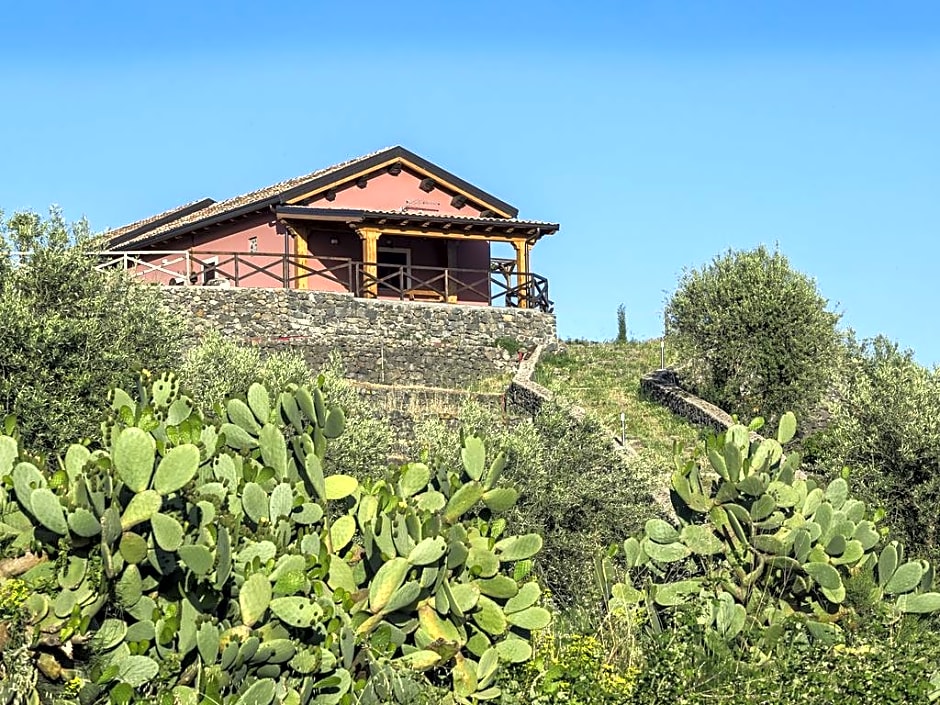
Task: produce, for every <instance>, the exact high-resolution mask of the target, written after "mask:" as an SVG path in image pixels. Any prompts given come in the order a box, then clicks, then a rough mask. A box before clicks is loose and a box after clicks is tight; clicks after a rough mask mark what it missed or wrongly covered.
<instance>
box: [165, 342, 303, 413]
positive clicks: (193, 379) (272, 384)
mask: <svg viewBox="0 0 940 705" xmlns="http://www.w3.org/2000/svg"><path fill="white" fill-rule="evenodd" d="M309 379H310V368H309V367H308V366H307V363H306V362H305V361H304V359H303V357H302V356H301V355H300V354H299V353H296V352H294V351H291V350H283V351H276V352H273V353H269V354H267V355H263V354H262V353H261V350H260V349H259V348H258V347H257V346H254V345H243V344H241V343H238V342H236V341H234V340H231V339H230V338H226V337H225V336H223V335H222V334H221V333H219V332H218V331H215V330H212V331H209V332H208V333H207V334H206V335H205V336H204V337H203V338H201V339H200V341H199V342H198V343H197V344H196V345H195V346H193V347H192V348H190V349H189V350H187V351H186V355H185V357H184V358H183V365H182V366H181V368H180V380H181V382H182V384H183V386H184V387H185V388H186V389H187V390H188V391H189V393H190V394H192V396H193V398H195V399H200V400H202V402H203V404H204V405H205V408H206V409H211V408H212V407H213V406H214V405H215V404H218V403H220V402H221V401H222V400H223V399H225V398H226V397H229V396H232V395H234V394H235V393H236V392H238V391H239V390H242V389H244V387H245V384H246V383H248V382H252V381H257V382H261V383H262V384H264V386H265V387H267V388H268V390H269V391H275V390H280V389H283V388H284V387H286V386H287V385H288V384H291V383H294V384H302V383H304V382H306V381H308V380H309Z"/></svg>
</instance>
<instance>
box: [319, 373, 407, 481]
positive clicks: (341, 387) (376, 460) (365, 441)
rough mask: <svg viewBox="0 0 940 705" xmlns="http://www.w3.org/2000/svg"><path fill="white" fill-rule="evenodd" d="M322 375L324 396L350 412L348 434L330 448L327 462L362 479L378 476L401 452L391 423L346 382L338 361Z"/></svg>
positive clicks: (327, 453) (347, 418) (340, 437)
mask: <svg viewBox="0 0 940 705" xmlns="http://www.w3.org/2000/svg"><path fill="white" fill-rule="evenodd" d="M322 375H323V394H324V396H326V397H327V398H328V399H329V400H330V401H331V402H332V403H333V404H335V405H336V406H338V407H340V408H341V409H343V410H344V411H345V412H346V432H345V433H343V434H342V435H341V436H339V437H338V438H336V439H333V440H332V441H331V443H330V444H329V446H328V447H327V449H326V460H327V462H328V463H330V464H331V465H332V466H333V467H335V468H340V469H342V471H343V472H345V473H348V474H350V475H353V476H354V477H358V478H359V479H360V480H361V479H365V478H367V477H376V476H377V474H381V471H382V469H383V468H385V467H386V466H387V465H388V460H389V456H390V454H391V453H392V451H393V449H397V448H396V446H395V442H396V439H395V438H394V436H393V434H392V431H391V429H390V427H389V425H388V423H387V422H386V420H385V419H383V418H381V417H378V416H376V415H375V412H374V410H373V409H371V408H370V407H369V405H368V404H367V403H366V401H364V399H363V397H362V395H361V394H360V392H359V390H357V389H356V388H355V387H354V386H353V385H352V384H351V383H350V382H349V380H348V379H346V377H345V371H344V370H343V367H342V365H341V364H340V363H339V361H338V359H337V358H334V359H331V360H330V362H329V364H328V365H327V366H326V368H325V369H324V370H323V371H322Z"/></svg>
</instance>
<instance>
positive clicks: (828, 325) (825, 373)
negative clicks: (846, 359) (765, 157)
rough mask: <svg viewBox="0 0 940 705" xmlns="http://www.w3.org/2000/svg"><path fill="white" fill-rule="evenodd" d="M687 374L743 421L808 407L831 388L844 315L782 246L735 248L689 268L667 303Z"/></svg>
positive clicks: (672, 338) (771, 417)
mask: <svg viewBox="0 0 940 705" xmlns="http://www.w3.org/2000/svg"><path fill="white" fill-rule="evenodd" d="M665 313H666V332H667V335H668V336H669V339H670V341H671V343H672V344H674V345H676V346H677V347H678V350H679V353H680V355H681V356H682V358H683V359H684V360H687V361H688V367H687V369H686V370H685V374H684V378H685V379H686V380H687V381H688V382H689V383H690V385H691V386H692V387H693V389H694V390H695V391H696V392H697V393H698V394H699V395H700V396H702V397H703V398H705V399H707V400H709V401H711V402H712V403H714V404H717V405H718V406H720V407H722V408H723V409H725V410H726V411H728V412H729V413H733V414H737V415H738V416H739V417H740V418H741V419H742V420H748V419H751V418H753V417H756V416H763V417H765V418H766V419H768V420H775V419H777V418H779V416H780V415H781V414H782V413H783V412H784V411H786V410H788V409H790V410H793V411H795V412H797V413H804V414H805V413H806V412H808V411H810V410H811V409H813V408H814V406H815V405H816V404H817V403H818V401H819V399H820V397H821V394H822V393H823V392H824V390H825V389H826V385H827V381H828V380H829V377H830V371H831V370H832V366H833V364H834V357H835V354H836V351H837V350H838V346H839V336H838V332H837V330H836V326H837V324H838V321H839V315H838V314H836V313H834V312H832V311H829V310H828V308H827V301H826V299H824V298H823V297H822V296H821V295H820V293H819V291H818V290H817V288H816V284H815V282H814V281H813V280H812V279H810V278H809V277H807V276H806V275H805V274H802V273H800V272H797V271H795V270H794V269H793V268H792V267H791V266H790V263H789V262H788V260H787V258H786V257H784V255H782V254H781V253H780V252H779V251H773V252H770V251H768V250H767V249H766V248H765V247H763V246H761V247H758V248H757V249H754V250H749V251H731V250H729V251H728V252H726V253H724V254H722V255H720V256H718V257H716V258H715V259H714V260H712V262H711V263H709V264H707V265H705V266H703V267H702V268H700V269H686V270H685V271H684V272H683V274H682V277H681V278H680V280H679V284H678V287H677V289H676V291H675V293H674V294H673V295H672V297H671V298H670V299H669V300H668V302H667V304H666V312H665Z"/></svg>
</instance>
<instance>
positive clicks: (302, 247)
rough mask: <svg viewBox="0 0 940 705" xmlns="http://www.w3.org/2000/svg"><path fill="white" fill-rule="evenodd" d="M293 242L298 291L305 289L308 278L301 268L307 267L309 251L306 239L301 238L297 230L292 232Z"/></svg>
mask: <svg viewBox="0 0 940 705" xmlns="http://www.w3.org/2000/svg"><path fill="white" fill-rule="evenodd" d="M294 242H295V248H296V250H297V264H298V265H299V266H297V267H296V270H297V288H298V289H307V288H308V283H309V281H308V280H309V279H310V277H308V276H306V275H307V271H306V270H305V269H303V268H302V267H305V266H307V255H309V254H310V250H309V249H308V248H307V239H306V238H305V237H304V236H303V233H301V232H300V231H299V230H295V231H294Z"/></svg>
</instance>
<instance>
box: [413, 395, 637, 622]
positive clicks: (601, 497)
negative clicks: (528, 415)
mask: <svg viewBox="0 0 940 705" xmlns="http://www.w3.org/2000/svg"><path fill="white" fill-rule="evenodd" d="M459 421H460V426H461V428H463V429H465V431H466V432H468V433H478V434H480V435H481V436H483V437H484V439H485V440H486V443H487V446H488V447H490V448H505V449H506V452H507V454H508V463H507V467H506V470H505V475H506V478H507V479H508V480H510V481H511V482H513V483H514V484H515V485H516V486H517V487H518V488H519V489H520V491H521V493H522V494H521V496H520V498H519V502H518V504H517V507H516V509H515V510H514V511H513V512H512V513H511V514H510V515H509V516H508V519H509V524H510V526H511V527H513V529H514V530H516V531H521V532H534V533H538V534H540V535H541V536H542V537H543V538H544V539H545V551H544V553H543V554H542V557H541V559H540V560H539V563H538V565H537V566H536V570H537V571H538V575H539V578H540V580H541V581H542V582H543V583H544V584H545V585H546V587H548V588H549V589H550V590H551V592H552V596H553V599H554V601H555V602H556V604H558V605H560V606H563V607H573V606H576V605H580V606H582V607H584V608H586V610H587V611H588V612H589V613H590V614H597V604H598V601H599V599H600V594H599V593H598V592H597V591H596V586H595V581H594V580H593V578H592V579H587V576H593V575H594V557H595V556H596V555H597V554H598V553H599V552H603V551H604V550H605V549H606V548H607V547H608V546H609V545H610V544H612V543H620V542H622V541H623V540H624V539H625V538H626V537H627V536H629V535H630V534H631V533H633V532H635V531H637V530H638V529H639V528H640V527H641V526H642V525H643V522H644V521H646V519H647V518H649V517H650V516H652V514H653V513H654V511H655V505H654V503H653V501H652V499H651V495H650V492H651V486H652V484H651V475H652V472H651V466H650V464H649V463H648V462H646V461H633V462H631V463H629V464H628V463H627V461H626V459H625V457H624V455H623V454H622V453H620V452H618V451H617V450H615V449H614V448H613V447H612V446H611V443H610V439H609V437H608V435H607V432H606V431H605V430H604V429H603V428H602V427H601V425H600V424H599V423H598V422H597V421H596V420H595V419H593V418H591V417H588V418H586V419H584V420H581V421H578V420H575V419H573V418H572V417H571V415H570V414H569V413H568V412H567V411H566V410H565V409H564V408H562V407H561V406H558V405H555V404H546V405H545V406H543V407H542V410H541V412H540V413H539V414H538V415H537V416H536V417H535V418H534V419H531V420H525V421H518V422H514V423H513V424H512V425H511V426H507V425H506V423H505V421H504V419H503V418H501V416H500V414H499V412H498V411H496V410H494V409H489V408H485V407H482V406H480V405H478V404H473V403H469V404H466V405H465V406H464V407H463V409H462V411H461V415H460V420H459ZM457 434H458V431H457V430H456V429H455V428H451V427H448V426H447V425H446V424H445V423H444V422H442V421H440V420H430V421H426V422H424V423H423V424H420V425H419V426H418V428H417V429H416V449H415V450H416V452H423V453H425V454H426V455H427V457H429V458H430V459H432V460H433V459H435V458H436V459H438V460H439V461H440V462H442V463H444V464H445V465H446V464H451V463H453V462H455V461H456V458H455V457H454V455H453V450H452V449H453V448H455V447H459V443H458V444H457V445H455V439H456V437H457Z"/></svg>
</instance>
